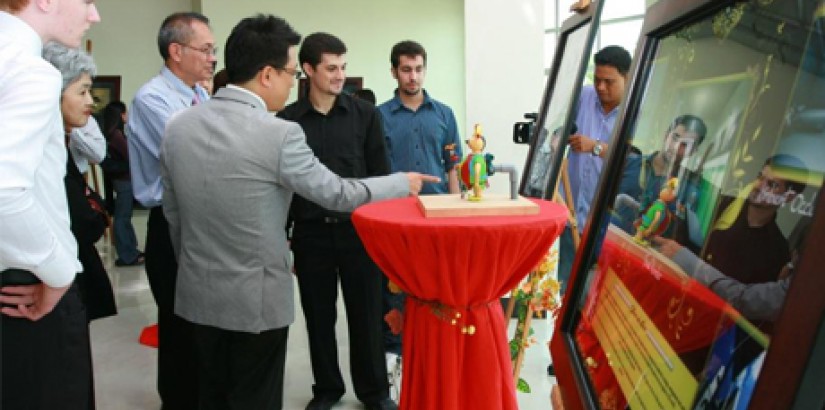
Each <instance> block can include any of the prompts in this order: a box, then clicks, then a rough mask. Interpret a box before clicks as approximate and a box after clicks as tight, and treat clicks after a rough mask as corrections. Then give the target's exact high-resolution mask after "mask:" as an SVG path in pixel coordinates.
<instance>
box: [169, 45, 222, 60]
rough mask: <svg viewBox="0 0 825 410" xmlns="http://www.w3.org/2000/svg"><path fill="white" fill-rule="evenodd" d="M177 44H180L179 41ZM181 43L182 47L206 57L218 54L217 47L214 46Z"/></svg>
mask: <svg viewBox="0 0 825 410" xmlns="http://www.w3.org/2000/svg"><path fill="white" fill-rule="evenodd" d="M178 44H180V43H178ZM181 45H182V46H183V47H186V48H188V49H191V50H195V51H198V52H201V53H203V54H205V55H206V56H207V57H209V56H212V57H214V56H216V55H218V47H215V46H211V45H205V46H203V47H192V46H190V45H189V44H181Z"/></svg>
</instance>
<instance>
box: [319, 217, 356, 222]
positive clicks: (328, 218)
mask: <svg viewBox="0 0 825 410" xmlns="http://www.w3.org/2000/svg"><path fill="white" fill-rule="evenodd" d="M323 221H324V223H325V224H340V223H345V222H349V221H350V219H349V218H343V217H337V216H325V217H324V218H323Z"/></svg>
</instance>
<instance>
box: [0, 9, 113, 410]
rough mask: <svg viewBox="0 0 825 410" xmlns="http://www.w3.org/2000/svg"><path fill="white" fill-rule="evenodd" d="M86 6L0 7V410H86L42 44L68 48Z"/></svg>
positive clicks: (50, 82)
mask: <svg viewBox="0 0 825 410" xmlns="http://www.w3.org/2000/svg"><path fill="white" fill-rule="evenodd" d="M98 21H100V16H99V15H98V13H97V9H96V7H95V4H94V2H93V1H88V0H63V1H60V2H53V3H47V4H46V3H44V2H39V1H37V2H35V1H30V0H29V1H27V0H0V135H2V136H3V137H2V138H0V175H2V176H3V177H2V178H0V232H2V236H0V282H2V285H0V305H2V309H0V328H2V343H0V357H2V365H0V368H1V371H2V373H0V395H2V397H0V408H3V409H4V410H15V409H57V408H60V409H87V408H89V407H90V405H91V400H92V397H91V392H92V387H91V367H90V357H89V355H90V353H89V351H88V347H89V345H88V342H89V339H88V337H89V336H88V328H87V325H86V317H85V312H84V310H83V306H82V302H81V301H80V298H79V295H78V292H77V288H76V287H75V286H72V282H73V280H74V278H75V275H76V274H77V272H79V271H81V269H82V268H81V266H80V262H79V261H78V260H77V244H76V243H75V240H74V238H73V236H72V233H71V231H70V230H69V217H68V207H67V204H66V192H65V188H64V185H63V176H64V174H65V172H66V160H67V154H66V146H65V142H64V134H63V121H62V119H61V115H60V102H59V101H60V89H61V82H62V80H61V75H60V73H59V72H58V71H57V70H56V69H55V68H54V67H53V66H52V65H51V64H49V63H48V62H46V61H44V60H43V58H42V57H41V52H42V46H43V43H45V42H48V41H57V42H59V43H62V44H64V45H66V46H69V47H78V46H79V45H80V42H81V39H82V37H83V34H84V33H85V32H86V30H88V28H89V27H90V26H91V25H92V24H93V23H96V22H98Z"/></svg>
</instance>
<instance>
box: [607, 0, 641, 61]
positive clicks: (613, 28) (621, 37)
mask: <svg viewBox="0 0 825 410" xmlns="http://www.w3.org/2000/svg"><path fill="white" fill-rule="evenodd" d="M608 4H610V2H608V3H605V5H604V6H605V8H607V5H608ZM641 31H642V19H641V18H639V19H633V20H629V21H623V22H620V23H602V25H601V26H600V27H599V49H601V48H603V47H606V46H613V45H616V46H622V47H624V48H625V49H626V50H627V51H629V52H630V55H633V54H634V50H635V49H636V41H637V40H638V39H639V33H640V32H641ZM596 51H598V50H596Z"/></svg>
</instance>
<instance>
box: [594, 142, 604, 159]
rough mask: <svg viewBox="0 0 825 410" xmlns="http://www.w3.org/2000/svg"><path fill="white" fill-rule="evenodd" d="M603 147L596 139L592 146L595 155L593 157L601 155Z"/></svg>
mask: <svg viewBox="0 0 825 410" xmlns="http://www.w3.org/2000/svg"><path fill="white" fill-rule="evenodd" d="M603 148H604V147H603V146H602V143H601V142H598V141H597V142H596V145H594V146H593V156H595V157H598V156H601V155H602V149H603Z"/></svg>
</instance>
